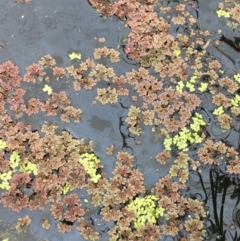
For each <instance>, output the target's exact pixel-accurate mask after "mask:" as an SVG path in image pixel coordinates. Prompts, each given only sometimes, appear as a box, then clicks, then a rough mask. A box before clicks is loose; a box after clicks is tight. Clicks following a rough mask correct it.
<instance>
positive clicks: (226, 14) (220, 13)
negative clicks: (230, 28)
mask: <svg viewBox="0 0 240 241" xmlns="http://www.w3.org/2000/svg"><path fill="white" fill-rule="evenodd" d="M216 13H217V15H218V17H219V18H221V17H224V18H230V17H231V15H230V13H229V12H227V11H225V10H223V9H219V10H217V11H216Z"/></svg>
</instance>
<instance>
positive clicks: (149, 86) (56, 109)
mask: <svg viewBox="0 0 240 241" xmlns="http://www.w3.org/2000/svg"><path fill="white" fill-rule="evenodd" d="M89 2H90V4H91V5H92V6H93V7H94V8H96V9H97V10H98V11H99V12H100V13H101V14H103V15H106V16H112V15H116V16H118V17H119V18H120V19H121V20H123V21H126V24H127V25H128V26H129V28H130V30H131V31H130V33H129V35H128V36H127V37H126V43H125V45H124V51H125V53H126V54H127V56H128V58H130V59H132V60H135V61H139V64H140V66H139V67H138V68H137V67H136V68H134V69H132V70H131V71H130V72H126V73H124V74H122V75H119V76H117V75H116V74H115V71H114V67H110V66H108V65H107V64H102V63H99V61H100V60H101V59H102V58H105V59H107V60H109V61H110V62H111V66H117V64H118V62H119V58H120V53H119V52H118V51H117V50H114V49H112V48H108V47H106V46H103V47H102V48H97V49H95V50H94V51H93V56H94V59H91V58H87V59H84V60H81V54H80V53H74V52H73V53H71V54H69V58H70V59H71V60H74V61H75V62H74V63H76V64H74V65H72V66H68V67H66V68H63V67H60V66H56V61H55V59H54V58H53V57H52V56H50V55H49V54H46V55H44V56H43V57H42V58H41V59H40V60H39V61H38V62H35V63H32V64H31V65H29V66H27V67H26V73H25V74H24V76H23V77H21V76H20V75H19V70H18V67H17V66H16V65H14V64H13V62H11V61H6V62H4V63H2V64H1V65H0V103H1V105H0V113H1V118H0V188H1V191H2V192H1V195H2V197H1V204H2V205H3V206H4V207H6V208H9V209H11V210H12V211H15V212H20V211H21V210H22V209H24V208H28V209H30V210H43V209H44V208H45V206H46V205H47V204H49V205H50V211H51V214H52V216H53V217H54V219H55V220H57V221H58V223H57V228H58V230H59V232H62V233H65V232H70V231H71V230H72V229H73V226H74V225H75V223H77V230H78V231H79V232H80V234H81V235H82V236H83V237H84V238H85V239H86V240H98V238H99V237H100V235H101V234H100V233H99V232H97V231H96V230H94V228H95V227H94V226H93V225H92V223H90V222H89V221H88V220H87V219H86V216H87V212H88V210H85V209H84V207H83V205H82V203H81V200H80V198H79V196H78V195H77V194H76V193H75V191H77V190H79V189H84V188H86V190H87V193H88V195H90V197H91V204H92V205H93V206H95V207H97V208H99V210H100V211H99V213H100V215H101V216H102V220H103V222H106V223H111V224H112V226H110V227H109V229H108V235H109V240H110V241H115V240H128V241H134V240H150V241H153V240H156V241H157V240H160V239H161V238H164V237H166V236H171V237H176V239H178V240H181V241H186V240H191V241H198V240H199V241H200V240H204V239H205V237H206V233H207V230H206V228H205V224H204V223H205V221H206V219H207V213H206V211H205V207H204V203H203V202H201V201H199V200H198V199H197V198H193V197H191V196H187V195H184V190H186V188H187V184H188V180H189V170H190V169H192V170H193V171H196V170H198V171H200V170H201V168H203V167H204V166H207V165H220V161H219V160H220V159H221V158H225V159H226V158H227V161H226V162H225V163H224V167H225V172H226V173H228V174H229V175H230V174H231V175H238V174H240V168H239V167H240V162H239V153H238V152H237V151H236V150H235V149H234V148H233V147H230V146H228V145H226V144H225V143H223V142H221V141H216V142H214V141H213V140H211V138H210V137H209V135H208V133H207V131H206V128H207V127H208V125H209V124H210V123H209V118H210V117H209V113H207V112H206V111H204V103H203V99H204V98H205V97H204V94H208V95H211V97H212V98H211V101H212V104H213V106H214V109H213V110H211V111H210V112H211V113H210V114H211V117H213V118H215V117H216V118H217V119H216V120H215V121H216V122H218V123H219V125H220V128H221V129H222V131H223V132H224V131H227V130H229V129H231V128H232V127H234V120H236V119H237V118H238V117H239V115H240V112H239V104H240V99H239V94H238V91H239V88H240V83H239V73H234V74H233V75H232V76H226V74H225V72H224V71H223V68H222V65H221V63H220V62H219V61H218V60H216V59H215V58H214V57H212V56H209V55H208V54H207V51H206V49H207V47H208V45H209V42H208V41H209V35H210V33H209V31H207V30H205V31H204V30H200V29H199V28H198V26H197V20H196V19H195V17H194V16H193V15H192V14H191V13H190V12H191V11H189V9H194V8H195V7H196V6H195V3H194V2H192V1H187V0H186V1H182V3H178V2H173V3H172V4H171V5H167V4H166V3H165V2H164V1H160V2H157V1H156V0H145V1H140V0H139V1H127V0H123V1H118V0H117V1H114V2H111V1H105V0H90V1H89ZM236 6H238V5H236ZM222 9H223V5H220V10H218V11H217V14H218V15H219V17H228V15H226V14H227V12H226V11H228V12H229V13H230V15H231V16H232V18H234V19H236V17H234V16H235V12H234V10H231V9H227V10H226V11H225V10H222ZM171 26H177V27H178V28H179V29H180V28H181V27H184V28H185V30H186V31H179V33H177V34H176V35H175V36H173V35H171V34H170V28H171ZM99 37H101V36H99ZM99 42H100V43H103V42H104V39H103V38H99ZM214 44H216V45H218V42H217V41H215V42H214ZM36 61H37V60H36ZM150 67H151V68H150ZM59 81H62V82H63V81H70V82H71V84H72V85H71V88H72V89H74V90H75V91H76V92H77V93H78V92H80V91H90V90H92V89H95V90H96V97H95V100H93V102H92V103H93V104H94V103H97V102H99V103H101V104H102V105H107V104H112V105H114V104H116V103H118V102H119V98H120V97H121V98H126V99H128V100H130V101H131V105H130V106H129V108H128V113H127V115H126V117H125V119H124V122H125V124H126V125H128V131H129V134H131V135H134V136H143V135H144V128H146V127H150V129H151V130H152V132H153V134H155V135H156V137H157V138H159V143H160V144H161V147H162V151H161V152H159V153H156V156H155V159H156V161H157V162H158V164H159V168H161V166H163V165H165V164H166V163H170V168H169V173H163V174H162V177H161V178H160V179H159V180H158V181H157V182H156V184H155V185H154V186H153V187H152V189H151V190H146V188H145V186H144V178H145V177H144V174H143V173H142V172H141V171H140V170H139V169H137V167H136V165H134V155H132V154H130V153H129V152H127V151H123V150H117V151H115V150H114V147H113V146H111V147H109V148H108V149H107V153H108V155H115V154H116V156H115V167H114V170H113V172H112V176H111V177H109V176H107V175H106V174H105V173H103V171H102V170H103V168H104V166H103V165H102V162H101V157H100V156H97V155H96V154H95V153H94V143H93V142H92V141H91V140H90V141H88V142H86V141H85V140H84V139H76V138H74V137H73V135H72V134H71V133H70V132H69V131H66V130H58V131H57V129H59V127H58V125H57V124H56V123H53V122H52V123H48V122H46V123H44V124H42V126H41V129H39V130H35V129H33V128H32V127H31V125H29V124H26V123H24V122H23V119H24V118H23V117H24V116H33V115H45V117H46V118H48V117H53V116H56V117H57V118H58V117H60V120H59V121H61V122H66V123H70V122H74V123H75V124H76V123H79V125H80V124H81V123H80V121H81V118H82V114H83V113H82V110H81V109H79V108H75V107H74V106H73V105H72V101H71V97H69V96H68V95H67V93H66V92H65V91H64V90H61V91H56V90H55V87H54V86H55V85H54V84H53V83H55V82H59ZM22 82H27V84H28V86H34V85H36V84H39V83H40V84H41V85H42V89H41V90H39V91H40V94H39V96H35V97H32V98H29V97H27V95H26V93H27V89H24V88H23V86H26V85H23V83H22ZM99 82H101V88H98V83H99ZM25 84H26V83H25ZM92 103H89V105H90V104H92ZM206 113H207V114H206ZM84 114H87V113H84ZM89 138H90V137H88V136H86V139H89ZM193 152H194V153H195V155H193V154H192V153H193ZM193 157H194V159H193ZM152 161H153V160H149V163H150V162H152ZM29 225H31V219H30V218H29V216H25V217H23V218H20V219H19V220H18V222H17V225H16V228H17V229H18V230H19V231H25V229H26V228H27V227H28V226H29ZM50 225H51V223H50V221H49V220H48V219H47V218H44V219H43V222H42V228H43V229H49V227H50Z"/></svg>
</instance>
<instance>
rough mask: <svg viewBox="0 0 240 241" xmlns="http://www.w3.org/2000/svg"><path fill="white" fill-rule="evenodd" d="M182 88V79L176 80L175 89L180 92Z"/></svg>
mask: <svg viewBox="0 0 240 241" xmlns="http://www.w3.org/2000/svg"><path fill="white" fill-rule="evenodd" d="M183 88H184V83H183V81H180V82H178V84H177V87H176V90H177V91H178V92H180V93H181V92H182V90H183Z"/></svg>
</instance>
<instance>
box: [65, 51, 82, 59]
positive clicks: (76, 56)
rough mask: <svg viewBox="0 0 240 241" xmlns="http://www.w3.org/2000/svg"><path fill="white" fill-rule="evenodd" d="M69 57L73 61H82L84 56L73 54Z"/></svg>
mask: <svg viewBox="0 0 240 241" xmlns="http://www.w3.org/2000/svg"><path fill="white" fill-rule="evenodd" d="M68 56H69V58H70V59H71V60H73V59H81V57H82V55H81V54H79V53H74V52H73V53H71V54H69V55H68Z"/></svg>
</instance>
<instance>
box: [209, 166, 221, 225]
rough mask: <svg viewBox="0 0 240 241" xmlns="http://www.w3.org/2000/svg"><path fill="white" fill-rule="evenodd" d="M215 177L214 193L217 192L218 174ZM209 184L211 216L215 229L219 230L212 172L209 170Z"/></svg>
mask: <svg viewBox="0 0 240 241" xmlns="http://www.w3.org/2000/svg"><path fill="white" fill-rule="evenodd" d="M216 174H217V177H216V192H217V184H218V173H216ZM210 183H211V190H212V203H213V214H214V218H215V222H216V226H217V229H218V230H219V220H218V214H217V197H216V193H215V189H214V183H213V170H212V168H211V170H210Z"/></svg>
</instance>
